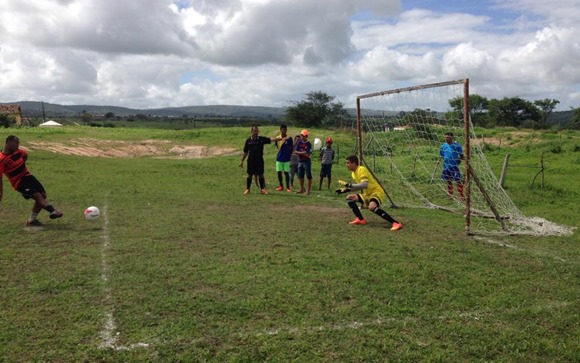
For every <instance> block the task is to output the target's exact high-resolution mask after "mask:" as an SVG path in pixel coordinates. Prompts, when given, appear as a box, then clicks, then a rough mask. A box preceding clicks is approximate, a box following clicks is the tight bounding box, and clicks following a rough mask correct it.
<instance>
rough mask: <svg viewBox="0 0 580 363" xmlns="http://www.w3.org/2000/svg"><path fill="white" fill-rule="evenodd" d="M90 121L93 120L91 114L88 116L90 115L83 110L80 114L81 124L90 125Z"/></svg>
mask: <svg viewBox="0 0 580 363" xmlns="http://www.w3.org/2000/svg"><path fill="white" fill-rule="evenodd" d="M92 119H93V115H91V114H90V113H88V112H87V111H84V110H83V112H82V114H81V120H82V121H83V123H84V124H85V125H88V124H90V123H91V121H92Z"/></svg>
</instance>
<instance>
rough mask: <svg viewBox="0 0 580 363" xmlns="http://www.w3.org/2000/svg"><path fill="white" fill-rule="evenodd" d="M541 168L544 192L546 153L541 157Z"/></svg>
mask: <svg viewBox="0 0 580 363" xmlns="http://www.w3.org/2000/svg"><path fill="white" fill-rule="evenodd" d="M540 167H541V171H542V179H541V181H542V190H544V153H543V152H542V156H541V157H540Z"/></svg>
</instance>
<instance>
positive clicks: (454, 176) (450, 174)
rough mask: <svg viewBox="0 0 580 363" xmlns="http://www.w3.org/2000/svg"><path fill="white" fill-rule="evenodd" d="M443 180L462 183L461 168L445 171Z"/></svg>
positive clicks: (453, 167) (451, 168)
mask: <svg viewBox="0 0 580 363" xmlns="http://www.w3.org/2000/svg"><path fill="white" fill-rule="evenodd" d="M441 179H442V180H447V181H452V180H453V181H456V182H459V181H461V173H460V172H459V167H457V166H452V167H450V168H449V169H444V170H443V172H442V173H441Z"/></svg>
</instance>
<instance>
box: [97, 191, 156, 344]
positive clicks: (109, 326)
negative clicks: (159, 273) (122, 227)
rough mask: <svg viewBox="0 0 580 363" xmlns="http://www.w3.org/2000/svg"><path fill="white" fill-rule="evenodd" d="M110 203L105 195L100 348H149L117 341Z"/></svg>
mask: <svg viewBox="0 0 580 363" xmlns="http://www.w3.org/2000/svg"><path fill="white" fill-rule="evenodd" d="M108 208H109V202H108V194H107V195H105V203H104V205H103V208H102V209H101V218H103V234H102V236H101V238H102V239H103V244H102V245H101V280H103V305H104V306H105V313H104V324H103V329H102V330H101V332H100V334H99V335H100V337H101V343H100V344H99V348H101V349H113V350H132V349H135V348H147V347H149V344H147V343H136V344H131V345H129V346H122V345H118V344H117V341H118V339H119V335H120V332H118V331H116V330H117V324H116V323H115V305H114V304H113V294H112V291H111V286H110V285H109V277H110V275H111V268H110V267H109V263H108V259H109V258H108V257H109V250H110V249H111V238H110V237H109V214H108Z"/></svg>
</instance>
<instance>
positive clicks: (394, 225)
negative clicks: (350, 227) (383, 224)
mask: <svg viewBox="0 0 580 363" xmlns="http://www.w3.org/2000/svg"><path fill="white" fill-rule="evenodd" d="M346 168H347V169H348V170H350V171H351V178H352V182H348V183H347V182H345V181H343V180H339V181H338V183H339V184H340V186H341V187H340V188H338V189H336V193H337V194H344V193H348V192H351V191H357V192H358V194H347V196H346V203H347V204H348V206H349V207H350V208H351V209H352V211H353V213H354V215H355V216H356V218H355V219H354V220H353V221H352V222H350V224H355V225H365V224H367V221H366V220H365V219H364V217H363V215H362V213H361V211H360V209H359V207H358V205H357V202H358V203H361V205H362V207H363V208H365V207H367V208H368V209H369V210H370V211H371V212H373V213H375V214H376V215H378V216H379V217H381V218H383V219H384V220H386V221H387V222H389V223H391V231H397V230H399V229H401V228H403V225H402V224H401V223H399V222H397V221H396V220H394V219H393V217H391V216H390V215H389V214H388V213H387V212H385V211H384V210H382V209H381V208H380V206H381V203H382V202H383V199H385V191H384V190H383V188H382V187H381V186H380V184H379V183H378V182H377V180H376V179H375V178H374V177H373V175H372V174H371V172H370V171H369V170H368V169H367V168H365V167H364V166H362V165H359V160H358V157H356V155H350V156H347V157H346Z"/></svg>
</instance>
